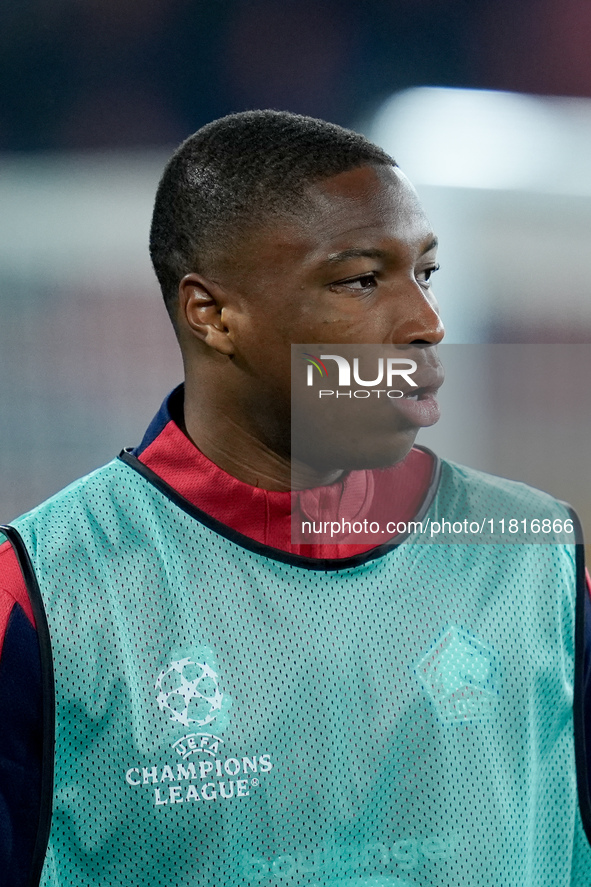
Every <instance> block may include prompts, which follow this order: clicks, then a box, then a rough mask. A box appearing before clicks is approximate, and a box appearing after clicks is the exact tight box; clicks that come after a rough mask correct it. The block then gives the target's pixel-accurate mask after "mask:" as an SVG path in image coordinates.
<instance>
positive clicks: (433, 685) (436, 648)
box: [415, 625, 501, 723]
mask: <svg viewBox="0 0 591 887" xmlns="http://www.w3.org/2000/svg"><path fill="white" fill-rule="evenodd" d="M415 672H416V674H417V676H418V678H419V679H420V681H421V683H422V684H423V686H424V688H425V690H426V691H427V693H428V695H429V697H430V698H431V700H432V702H433V703H434V705H435V708H436V710H437V713H438V715H439V717H440V718H441V719H442V720H443V721H447V722H448V723H454V722H455V723H458V722H462V721H479V720H485V719H486V718H488V717H490V716H491V715H492V714H493V712H494V711H495V708H496V706H497V702H498V699H499V694H500V681H501V674H500V662H499V659H498V657H497V656H496V655H495V652H494V651H493V650H492V649H491V648H490V647H488V646H487V645H486V644H483V643H482V641H480V640H478V638H476V637H474V635H472V634H470V633H469V632H467V631H463V630H462V629H460V628H457V627H456V626H454V625H451V626H448V628H447V629H445V631H443V633H442V634H441V635H440V636H439V638H437V640H436V641H435V643H434V644H433V645H432V646H431V648H430V649H429V650H428V651H427V652H426V653H425V654H424V656H422V657H421V659H420V660H419V661H418V662H417V663H415Z"/></svg>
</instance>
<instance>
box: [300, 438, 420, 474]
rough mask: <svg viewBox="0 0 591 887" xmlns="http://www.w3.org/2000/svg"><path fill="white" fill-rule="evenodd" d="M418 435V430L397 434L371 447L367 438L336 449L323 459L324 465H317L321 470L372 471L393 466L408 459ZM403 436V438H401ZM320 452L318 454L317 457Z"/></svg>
mask: <svg viewBox="0 0 591 887" xmlns="http://www.w3.org/2000/svg"><path fill="white" fill-rule="evenodd" d="M416 436H417V432H416V431H414V430H413V431H409V432H407V433H404V434H397V435H396V440H395V441H392V440H389V441H383V442H382V443H381V444H380V446H376V442H375V441H374V445H373V446H371V447H369V446H368V442H367V440H363V445H358V446H356V447H350V448H347V449H346V450H345V449H343V448H341V449H340V450H339V451H338V452H335V451H334V450H333V451H332V452H331V453H329V454H327V455H326V459H323V460H322V465H315V467H316V468H318V469H320V470H321V471H371V470H373V469H375V468H391V467H392V466H393V465H397V464H398V463H399V462H402V460H403V459H406V457H407V456H408V454H409V453H410V451H411V449H412V447H413V444H414V442H415V439H416ZM401 438H402V439H401ZM317 458H318V454H316V459H317ZM315 461H316V460H315Z"/></svg>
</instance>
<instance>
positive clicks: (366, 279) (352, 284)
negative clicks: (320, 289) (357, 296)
mask: <svg viewBox="0 0 591 887" xmlns="http://www.w3.org/2000/svg"><path fill="white" fill-rule="evenodd" d="M377 283H378V282H377V279H376V275H375V272H374V271H368V272H367V273H366V274H359V275H358V276H357V277H349V278H348V280H338V281H337V282H336V283H331V285H330V286H331V289H340V288H341V287H346V288H347V289H349V290H353V292H356V293H365V292H368V291H369V290H373V289H375V287H376V286H377Z"/></svg>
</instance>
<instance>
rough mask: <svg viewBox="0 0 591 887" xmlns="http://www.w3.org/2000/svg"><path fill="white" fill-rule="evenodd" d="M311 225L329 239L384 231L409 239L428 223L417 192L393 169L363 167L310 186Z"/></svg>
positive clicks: (308, 201) (420, 232) (422, 229)
mask: <svg viewBox="0 0 591 887" xmlns="http://www.w3.org/2000/svg"><path fill="white" fill-rule="evenodd" d="M305 195H306V198H307V203H308V205H309V208H310V216H309V222H311V223H312V225H314V228H315V230H316V231H317V233H318V235H319V236H321V237H324V238H326V239H329V238H331V237H338V236H339V235H347V234H349V233H353V232H355V233H356V232H360V233H361V232H363V231H364V230H373V229H376V230H378V229H379V230H381V231H383V232H384V233H385V234H391V235H392V236H394V237H395V238H397V239H402V240H406V239H409V238H413V237H416V236H419V237H420V236H421V235H423V234H425V233H426V230H427V229H428V228H429V223H428V221H427V219H426V216H425V213H424V211H423V209H422V207H421V204H420V203H419V199H418V196H417V193H416V191H415V190H414V188H413V187H412V185H411V184H410V182H409V180H408V179H407V178H406V176H405V175H404V173H402V172H401V171H400V170H399V169H397V168H396V167H392V166H361V167H358V168H357V169H352V170H348V171H347V172H344V173H340V174H339V175H336V176H332V177H331V178H328V179H324V180H322V181H320V182H315V183H314V184H312V185H310V186H308V188H307V189H306V192H305Z"/></svg>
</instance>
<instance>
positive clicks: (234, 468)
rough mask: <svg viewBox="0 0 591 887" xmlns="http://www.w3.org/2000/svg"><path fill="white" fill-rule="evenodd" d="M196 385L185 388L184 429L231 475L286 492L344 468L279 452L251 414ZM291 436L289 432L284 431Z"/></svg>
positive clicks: (325, 481) (324, 481)
mask: <svg viewBox="0 0 591 887" xmlns="http://www.w3.org/2000/svg"><path fill="white" fill-rule="evenodd" d="M195 388H196V386H190V385H187V386H186V389H185V406H184V426H185V427H184V429H183V430H184V432H185V434H186V435H187V436H188V437H189V439H190V440H191V441H192V442H193V443H194V444H195V446H196V447H197V448H198V449H199V450H201V452H202V453H203V454H204V455H205V456H207V458H208V459H210V460H211V461H212V462H214V463H215V464H216V465H217V466H219V468H221V469H222V470H223V471H225V472H227V473H228V474H230V475H232V477H235V478H237V479H238V480H241V481H243V482H244V483H247V484H250V485H251V486H253V487H259V488H261V489H263V490H274V491H281V492H286V491H289V490H305V489H311V488H313V487H321V486H328V485H329V484H332V483H334V482H335V481H336V480H338V479H339V477H341V476H342V475H343V474H344V472H343V471H341V470H338V469H337V470H333V471H327V472H318V471H316V470H315V469H313V468H311V467H310V466H309V465H305V464H303V463H296V462H293V461H292V460H291V458H290V457H289V455H287V454H282V453H279V452H277V450H276V449H274V448H273V447H272V446H270V445H269V444H268V443H266V442H265V441H264V440H262V439H261V437H260V436H259V435H258V434H257V433H256V432H255V431H253V429H252V426H251V423H249V421H248V417H246V416H243V415H241V413H240V411H239V410H236V409H233V405H232V404H228V403H227V402H224V400H223V399H219V400H216V401H215V402H212V401H211V400H210V399H209V398H208V397H207V396H205V397H203V396H200V392H199V391H198V390H197V391H196V390H195ZM285 436H286V437H287V439H289V432H288V433H287V435H285Z"/></svg>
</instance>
